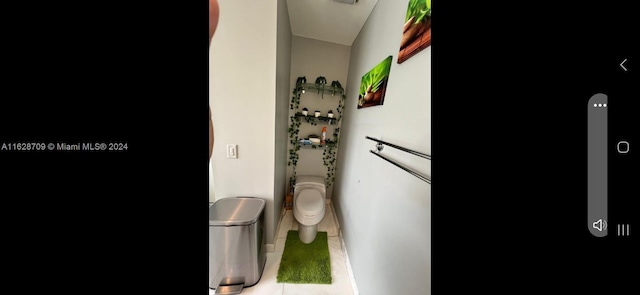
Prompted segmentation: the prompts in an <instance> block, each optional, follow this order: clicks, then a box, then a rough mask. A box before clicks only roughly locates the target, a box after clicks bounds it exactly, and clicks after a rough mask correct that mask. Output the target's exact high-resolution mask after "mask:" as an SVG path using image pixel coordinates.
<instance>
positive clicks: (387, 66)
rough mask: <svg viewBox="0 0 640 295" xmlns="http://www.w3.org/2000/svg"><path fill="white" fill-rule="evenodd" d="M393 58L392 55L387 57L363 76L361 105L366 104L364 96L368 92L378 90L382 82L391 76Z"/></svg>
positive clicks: (360, 94) (360, 95)
mask: <svg viewBox="0 0 640 295" xmlns="http://www.w3.org/2000/svg"><path fill="white" fill-rule="evenodd" d="M391 59H392V57H391V56H389V57H387V58H386V59H385V60H384V61H382V62H381V63H379V64H378V65H376V66H375V67H374V68H373V69H371V71H369V72H368V73H366V74H364V75H363V76H362V82H361V83H360V93H359V101H358V104H359V105H363V104H364V98H365V96H366V95H367V93H374V92H378V90H379V89H380V86H382V83H384V81H385V79H386V78H387V77H388V76H389V72H390V70H391Z"/></svg>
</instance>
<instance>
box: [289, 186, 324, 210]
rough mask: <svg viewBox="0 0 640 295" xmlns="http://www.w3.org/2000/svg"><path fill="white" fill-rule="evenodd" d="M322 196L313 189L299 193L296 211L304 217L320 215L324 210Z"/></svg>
mask: <svg viewBox="0 0 640 295" xmlns="http://www.w3.org/2000/svg"><path fill="white" fill-rule="evenodd" d="M323 201H324V200H323V199H322V195H320V192H318V191H317V190H314V189H306V190H304V191H301V192H300V195H299V196H298V198H297V199H296V202H295V203H296V209H298V211H299V212H300V213H302V214H304V215H314V214H318V213H320V211H322V208H324V204H323Z"/></svg>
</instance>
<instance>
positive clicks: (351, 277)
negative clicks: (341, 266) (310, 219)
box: [338, 230, 360, 295]
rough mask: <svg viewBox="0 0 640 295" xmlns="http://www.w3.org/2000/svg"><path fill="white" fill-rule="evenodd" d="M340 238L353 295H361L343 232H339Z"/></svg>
mask: <svg viewBox="0 0 640 295" xmlns="http://www.w3.org/2000/svg"><path fill="white" fill-rule="evenodd" d="M338 237H340V245H341V246H342V253H344V262H345V263H346V264H347V272H348V273H349V281H350V282H351V289H353V295H359V294H360V293H359V292H358V286H357V285H356V277H355V276H354V275H353V269H352V268H351V261H349V254H347V246H346V245H345V243H344V238H343V236H342V231H341V230H339V231H338Z"/></svg>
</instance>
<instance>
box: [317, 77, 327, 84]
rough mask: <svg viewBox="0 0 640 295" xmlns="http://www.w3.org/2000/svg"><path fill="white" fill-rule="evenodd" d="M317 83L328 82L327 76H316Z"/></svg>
mask: <svg viewBox="0 0 640 295" xmlns="http://www.w3.org/2000/svg"><path fill="white" fill-rule="evenodd" d="M316 84H318V85H324V84H327V78H325V77H323V76H320V77H318V78H316Z"/></svg>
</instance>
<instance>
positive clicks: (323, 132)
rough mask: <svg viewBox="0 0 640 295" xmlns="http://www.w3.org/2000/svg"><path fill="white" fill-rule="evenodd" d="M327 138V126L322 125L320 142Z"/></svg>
mask: <svg viewBox="0 0 640 295" xmlns="http://www.w3.org/2000/svg"><path fill="white" fill-rule="evenodd" d="M326 139H327V126H322V140H321V141H320V143H322V144H324V143H325V140H326Z"/></svg>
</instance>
